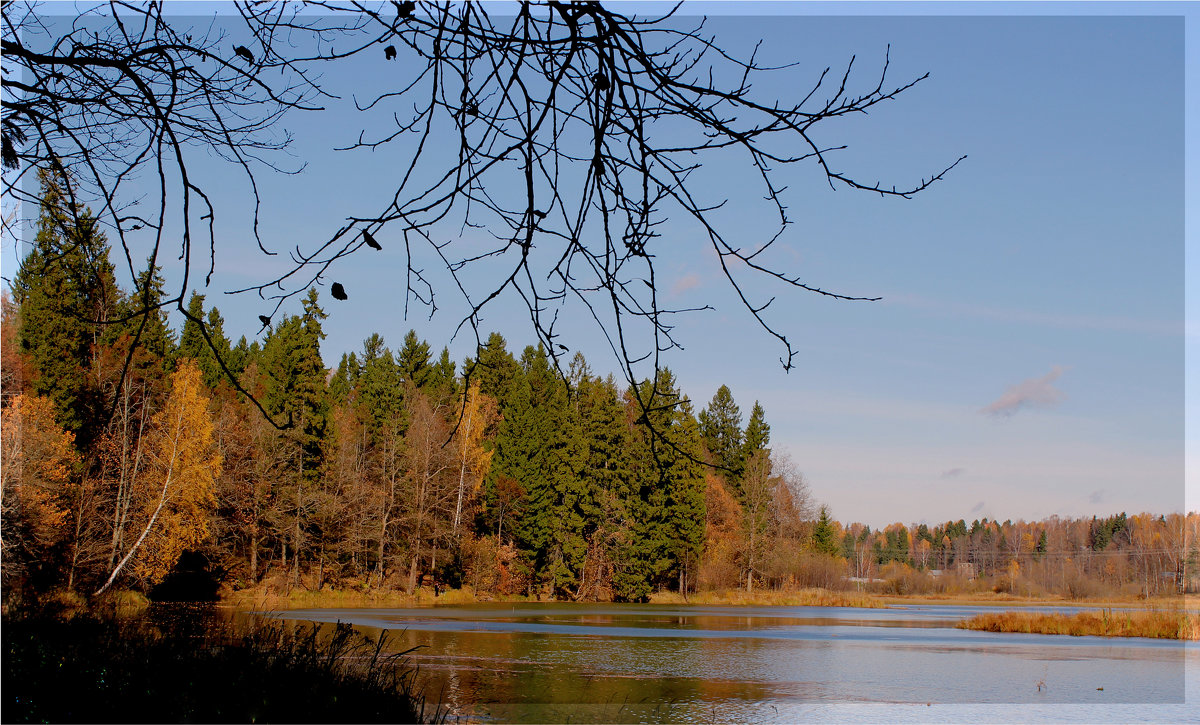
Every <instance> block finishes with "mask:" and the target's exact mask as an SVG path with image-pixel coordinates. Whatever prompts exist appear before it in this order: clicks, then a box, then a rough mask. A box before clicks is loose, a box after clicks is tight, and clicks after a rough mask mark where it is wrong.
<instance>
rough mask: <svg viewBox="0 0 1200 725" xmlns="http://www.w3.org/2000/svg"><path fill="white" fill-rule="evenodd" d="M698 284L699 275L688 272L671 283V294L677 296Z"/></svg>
mask: <svg viewBox="0 0 1200 725" xmlns="http://www.w3.org/2000/svg"><path fill="white" fill-rule="evenodd" d="M699 286H700V275H698V274H688V275H684V276H683V277H680V278H679V279H677V280H675V284H673V285H671V295H672V296H677V295H681V294H683V293H684V292H687V291H688V290H690V289H695V288H696V287H699Z"/></svg>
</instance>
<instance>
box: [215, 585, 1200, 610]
mask: <svg viewBox="0 0 1200 725" xmlns="http://www.w3.org/2000/svg"><path fill="white" fill-rule="evenodd" d="M537 601H545V600H539V599H537V598H536V597H526V596H519V595H507V596H493V595H489V594H480V595H476V594H475V593H474V592H472V591H471V590H469V589H443V590H441V591H440V592H437V593H436V594H435V592H434V590H433V589H430V588H429V587H423V588H421V589H418V590H417V591H416V592H414V593H413V594H406V593H405V592H403V591H399V590H369V591H361V590H357V589H349V590H348V589H331V588H328V587H327V588H325V589H321V590H310V589H300V588H296V589H292V590H290V591H286V592H281V591H278V590H275V589H271V588H269V587H265V586H260V587H258V588H256V589H245V590H241V591H236V592H225V593H224V594H223V596H222V602H223V603H225V604H229V605H232V606H234V607H237V608H239V609H253V610H257V611H269V610H276V609H322V608H324V609H332V608H341V607H347V608H350V607H434V606H452V605H456V604H477V603H486V602H497V603H519V602H537ZM650 602H651V603H652V604H672V605H681V604H700V605H714V606H716V605H720V606H793V607H794V606H814V607H862V608H869V609H882V608H886V607H888V606H891V605H913V604H928V605H939V604H960V605H962V604H965V605H986V606H999V605H1003V606H1011V607H1025V606H1046V605H1047V604H1061V605H1065V606H1072V607H1096V608H1102V607H1116V606H1129V607H1142V608H1170V607H1179V606H1180V605H1181V604H1182V605H1183V607H1184V608H1187V609H1197V608H1200V598H1197V597H1195V596H1194V595H1191V596H1189V597H1187V598H1184V599H1182V600H1181V599H1180V598H1179V597H1171V598H1164V599H1161V600H1154V599H1151V600H1144V599H1133V598H1130V599H1114V598H1104V599H1095V600H1087V599H1085V600H1077V599H1067V598H1065V597H1060V596H1052V597H1020V596H1015V595H1012V594H1008V593H993V592H971V593H955V594H933V595H930V594H909V595H898V594H876V593H871V592H856V591H838V590H830V589H816V588H811V589H799V590H792V591H774V590H769V589H767V590H763V589H760V590H758V591H755V592H753V593H752V594H747V593H746V592H745V590H742V589H727V590H721V591H703V592H692V593H691V594H688V595H687V596H686V597H684V596H682V595H680V594H679V593H678V592H674V591H660V592H656V593H654V594H652V595H651V596H650Z"/></svg>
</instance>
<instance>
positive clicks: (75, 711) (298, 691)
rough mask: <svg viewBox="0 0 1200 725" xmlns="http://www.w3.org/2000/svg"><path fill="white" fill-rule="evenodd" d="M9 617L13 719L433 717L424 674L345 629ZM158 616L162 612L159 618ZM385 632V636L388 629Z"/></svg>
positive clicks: (186, 615)
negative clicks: (423, 689) (418, 678)
mask: <svg viewBox="0 0 1200 725" xmlns="http://www.w3.org/2000/svg"><path fill="white" fill-rule="evenodd" d="M172 611H173V613H174V615H175V616H174V617H163V616H158V615H153V616H151V615H148V616H142V617H135V618H120V619H118V618H104V617H97V616H95V615H90V614H84V615H79V616H75V617H72V618H71V619H68V620H63V619H60V618H55V617H49V616H34V617H30V616H13V617H6V618H5V619H4V665H3V669H4V689H3V697H2V700H0V701H2V703H3V706H2V708H0V717H2V718H3V720H4V721H5V722H280V721H282V722H425V721H440V720H442V719H444V713H442V712H441V711H440V710H436V711H434V712H426V711H425V704H424V698H423V696H422V694H421V692H420V689H419V687H418V683H417V681H416V670H415V669H413V668H411V667H408V666H406V665H405V664H404V661H403V656H404V654H406V653H399V654H388V653H387V652H386V645H387V640H386V637H385V636H381V637H380V638H379V639H378V640H375V641H372V640H370V639H368V638H367V637H366V636H365V635H363V634H361V633H359V632H358V631H356V630H354V629H352V628H351V627H350V626H348V625H338V626H336V627H334V628H332V630H330V629H329V628H325V629H323V630H322V629H320V628H319V627H317V626H316V625H312V626H309V627H295V626H293V625H291V624H290V623H283V622H267V623H255V624H250V625H242V626H240V627H239V626H235V625H234V624H233V623H232V622H230V621H229V620H224V619H221V618H219V617H216V616H213V615H212V614H211V613H207V614H206V613H205V612H200V611H187V610H179V609H176V610H172ZM160 614H161V613H160ZM385 634H386V633H385Z"/></svg>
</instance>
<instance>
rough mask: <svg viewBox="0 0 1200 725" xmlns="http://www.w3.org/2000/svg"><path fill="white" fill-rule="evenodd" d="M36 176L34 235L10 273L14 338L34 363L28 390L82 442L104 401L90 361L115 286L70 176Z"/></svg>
mask: <svg viewBox="0 0 1200 725" xmlns="http://www.w3.org/2000/svg"><path fill="white" fill-rule="evenodd" d="M38 179H39V181H40V183H41V185H42V203H41V215H40V216H39V218H38V226H37V236H36V237H35V239H34V246H33V249H32V251H31V252H30V253H29V255H28V256H27V257H26V258H25V259H24V261H23V262H22V264H21V267H20V269H19V270H18V272H17V275H16V277H15V278H14V280H13V298H14V301H15V302H16V304H17V306H18V315H19V326H18V330H17V335H16V338H17V339H16V342H17V345H18V346H19V348H20V350H21V351H22V352H23V353H24V354H25V355H26V356H27V359H28V360H29V362H30V363H32V380H31V381H30V382H31V387H32V389H33V392H34V393H35V394H37V395H42V396H45V397H47V398H49V399H50V401H51V402H52V403H53V406H54V411H55V417H56V419H57V420H58V422H59V424H60V425H62V426H63V428H65V429H66V430H68V431H71V432H73V433H75V434H76V439H75V440H76V444H77V445H79V446H80V447H81V448H85V447H86V446H87V444H88V443H89V442H90V440H91V438H92V435H93V434H94V433H95V432H96V431H95V426H94V425H92V424H93V423H94V422H95V421H96V420H97V418H98V417H99V415H100V414H101V413H102V408H103V400H102V391H101V390H100V388H99V385H98V383H97V381H96V380H95V376H94V375H89V368H90V367H91V366H92V360H93V354H94V352H95V351H96V345H97V343H98V341H99V338H100V337H101V335H102V334H103V332H104V325H105V324H106V323H107V322H108V320H109V319H110V317H112V315H113V314H114V312H115V309H116V305H117V298H118V297H119V292H118V291H117V287H116V283H115V281H114V277H113V267H112V264H111V263H110V262H109V259H108V254H109V248H108V244H107V240H106V239H105V236H104V234H103V233H102V232H101V231H100V229H99V226H98V224H97V221H96V219H95V217H93V216H92V214H91V213H90V211H88V210H80V209H78V208H77V206H76V205H75V204H74V202H73V200H74V198H75V195H74V191H73V189H71V188H70V186H69V183H70V182H69V181H68V180H67V179H66V178H65V177H64V176H62V175H61V174H54V173H52V172H46V171H42V172H39V174H38Z"/></svg>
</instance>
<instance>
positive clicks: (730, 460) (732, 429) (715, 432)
mask: <svg viewBox="0 0 1200 725" xmlns="http://www.w3.org/2000/svg"><path fill="white" fill-rule="evenodd" d="M700 436H701V438H702V440H703V442H704V448H705V449H706V450H707V451H708V455H709V456H710V460H711V461H712V464H713V465H714V466H717V467H718V468H719V469H721V470H720V472H721V474H722V475H723V476H724V477H725V479H726V480H728V481H730V482H731V483H734V484H735V487H736V484H737V482H738V480H739V479H740V478H741V477H742V472H743V470H744V469H745V466H746V459H745V454H744V451H743V448H742V411H741V410H740V409H738V406H737V403H734V402H733V393H731V392H730V391H729V387H728V386H725V385H722V386H721V387H719V388H717V392H716V394H715V395H713V398H712V401H710V402H709V404H708V407H707V408H705V409H704V410H701V411H700Z"/></svg>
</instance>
